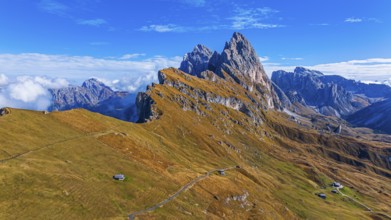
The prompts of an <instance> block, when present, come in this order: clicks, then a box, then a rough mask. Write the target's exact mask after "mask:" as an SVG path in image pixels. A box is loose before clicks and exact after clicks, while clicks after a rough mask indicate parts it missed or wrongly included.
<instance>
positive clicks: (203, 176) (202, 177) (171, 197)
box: [128, 166, 237, 220]
mask: <svg viewBox="0 0 391 220" xmlns="http://www.w3.org/2000/svg"><path fill="white" fill-rule="evenodd" d="M236 168H237V167H236V166H233V167H227V168H224V169H214V170H211V171H208V172H207V173H206V174H204V175H201V176H199V177H197V178H195V179H193V180H192V181H190V182H188V183H187V184H186V185H184V186H182V187H181V188H180V189H179V190H178V191H176V192H175V193H174V194H172V195H171V196H169V197H168V198H167V199H165V200H163V201H161V202H159V203H157V204H155V205H153V206H151V207H149V208H147V209H144V210H141V211H137V212H133V213H131V214H129V215H128V217H129V219H130V220H134V218H135V217H136V215H140V214H142V213H145V212H152V211H154V210H155V209H157V208H160V207H162V206H163V205H164V204H166V203H168V202H170V201H171V200H173V199H175V198H176V197H177V196H179V195H180V194H181V193H182V192H184V191H186V190H187V189H189V188H191V187H192V186H193V185H194V184H196V183H197V182H199V181H201V180H203V179H205V178H207V177H209V176H210V174H212V173H214V172H217V171H219V170H224V171H227V170H232V169H236Z"/></svg>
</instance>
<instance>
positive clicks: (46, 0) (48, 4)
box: [38, 0, 69, 16]
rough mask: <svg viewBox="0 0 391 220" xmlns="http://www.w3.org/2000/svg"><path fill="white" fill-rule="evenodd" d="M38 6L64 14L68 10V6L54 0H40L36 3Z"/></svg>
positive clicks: (51, 11) (56, 13)
mask: <svg viewBox="0 0 391 220" xmlns="http://www.w3.org/2000/svg"><path fill="white" fill-rule="evenodd" d="M38 7H39V8H40V9H41V10H43V11H45V12H48V13H51V14H55V15H59V16H64V15H66V12H67V11H68V9H69V8H68V6H66V5H64V4H62V3H60V2H58V1H55V0H41V1H40V2H39V4H38Z"/></svg>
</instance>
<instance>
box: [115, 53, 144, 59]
mask: <svg viewBox="0 0 391 220" xmlns="http://www.w3.org/2000/svg"><path fill="white" fill-rule="evenodd" d="M145 55H146V54H145V53H130V54H124V55H123V56H122V57H120V59H121V60H130V59H134V58H139V57H143V56H145Z"/></svg>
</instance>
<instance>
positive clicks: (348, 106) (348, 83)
mask: <svg viewBox="0 0 391 220" xmlns="http://www.w3.org/2000/svg"><path fill="white" fill-rule="evenodd" d="M272 81H273V83H274V84H275V86H276V87H278V89H280V90H281V91H282V92H280V93H278V95H279V97H280V99H281V100H284V102H283V104H284V107H285V108H290V109H293V111H294V109H295V108H294V107H292V106H295V104H296V105H297V104H299V105H302V106H305V107H308V108H311V109H314V110H315V111H317V112H319V113H321V114H323V115H326V116H337V117H340V118H344V119H347V120H348V121H349V122H350V123H352V124H353V125H355V126H364V127H369V128H373V129H377V130H382V131H384V132H388V133H391V129H390V127H389V126H386V125H384V123H385V121H386V120H385V121H382V122H381V123H379V121H380V120H383V119H386V118H387V116H391V108H389V109H390V110H388V109H387V108H386V106H389V104H388V103H389V101H384V100H387V99H389V98H390V97H391V87H389V86H387V85H384V84H365V83H361V82H357V81H354V80H349V79H345V78H343V77H341V76H337V75H324V74H323V73H321V72H319V71H315V70H309V69H305V68H303V67H297V68H296V69H295V70H294V72H286V71H282V70H280V71H275V72H273V74H272ZM297 113H299V114H300V112H297Z"/></svg>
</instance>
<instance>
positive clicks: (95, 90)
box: [49, 79, 137, 121]
mask: <svg viewBox="0 0 391 220" xmlns="http://www.w3.org/2000/svg"><path fill="white" fill-rule="evenodd" d="M49 91H50V93H51V95H52V97H53V99H52V100H53V101H52V105H51V106H50V107H49V111H56V110H60V111H62V110H69V109H74V108H85V109H88V110H90V111H93V112H98V113H101V114H103V115H107V116H111V117H114V118H117V119H120V120H124V121H136V120H137V119H136V105H135V99H136V94H132V93H129V92H119V91H113V90H112V89H111V88H110V87H108V86H106V85H105V84H104V83H102V82H100V81H98V80H97V79H89V80H86V81H85V82H84V83H83V84H82V85H81V86H70V87H66V88H61V89H50V90H49Z"/></svg>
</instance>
